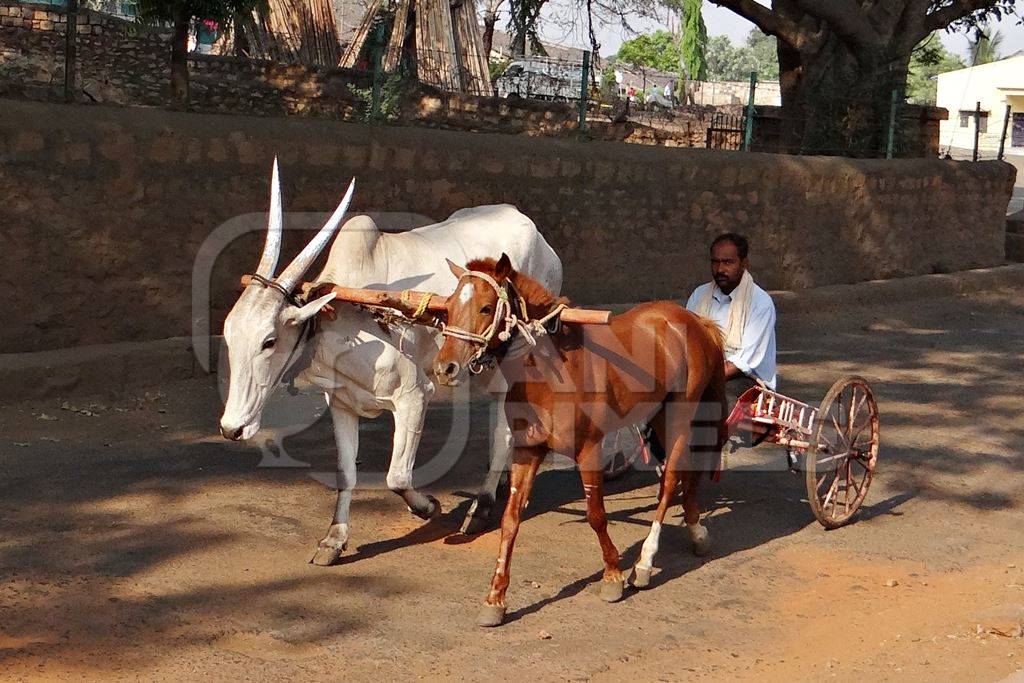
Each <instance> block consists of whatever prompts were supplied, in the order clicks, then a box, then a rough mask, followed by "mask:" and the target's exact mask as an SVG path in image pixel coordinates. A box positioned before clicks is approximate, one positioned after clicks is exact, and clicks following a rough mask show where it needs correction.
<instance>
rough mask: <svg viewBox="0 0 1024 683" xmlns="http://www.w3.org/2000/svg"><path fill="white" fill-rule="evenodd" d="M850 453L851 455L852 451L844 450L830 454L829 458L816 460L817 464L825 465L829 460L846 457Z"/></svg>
mask: <svg viewBox="0 0 1024 683" xmlns="http://www.w3.org/2000/svg"><path fill="white" fill-rule="evenodd" d="M849 455H850V451H843V452H842V453H836V454H835V455H830V456H828V457H827V458H822V459H821V460H816V461H815V464H816V465H824V464H825V463H827V462H831V461H833V460H838V459H839V458H845V457H848V456H849Z"/></svg>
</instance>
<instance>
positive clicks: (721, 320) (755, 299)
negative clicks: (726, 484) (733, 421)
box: [639, 232, 796, 476]
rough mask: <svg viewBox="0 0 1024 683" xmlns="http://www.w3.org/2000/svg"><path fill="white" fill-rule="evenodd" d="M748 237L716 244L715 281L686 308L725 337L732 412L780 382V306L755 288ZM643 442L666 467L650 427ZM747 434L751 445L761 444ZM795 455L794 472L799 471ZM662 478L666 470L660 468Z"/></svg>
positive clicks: (717, 240) (732, 237)
mask: <svg viewBox="0 0 1024 683" xmlns="http://www.w3.org/2000/svg"><path fill="white" fill-rule="evenodd" d="M749 248H750V247H749V244H748V243H747V238H745V237H743V235H737V234H736V233H732V232H727V233H725V234H722V235H719V236H718V237H716V238H715V240H714V242H712V243H711V277H712V281H711V282H709V283H707V284H703V285H701V286H700V287H698V288H697V289H695V290H693V294H691V295H690V299H689V300H688V301H687V302H686V308H687V309H689V310H690V311H693V312H694V313H696V314H697V315H700V316H703V317H705V318H710V319H711V320H714V321H715V322H716V323H718V326H719V327H720V328H721V329H722V332H723V334H724V336H725V391H726V394H727V395H728V398H729V410H732V406H733V405H734V404H735V403H736V399H738V398H739V397H740V396H741V395H742V394H743V392H745V391H746V390H747V389H750V388H751V387H753V386H756V384H757V381H758V380H760V381H762V382H764V383H765V385H766V386H767V387H768V388H769V389H774V388H775V385H776V383H777V381H778V378H777V377H776V374H775V303H774V302H772V298H771V297H770V296H768V293H767V292H766V291H764V290H763V289H761V288H760V287H758V286H757V285H756V284H754V279H753V278H752V277H750V273H748V272H747V267H748V265H749V262H748V260H747V252H748V251H749ZM639 434H640V438H641V439H642V440H643V441H645V442H646V444H647V445H648V446H649V447H650V451H651V453H652V454H653V455H654V457H655V458H657V460H658V461H659V462H660V463H662V464H663V463H664V462H665V449H664V447H663V446H662V444H661V443H660V442H659V440H658V437H657V435H656V434H655V432H654V430H653V429H652V428H651V426H650V425H645V426H644V427H643V428H641V429H640V430H639ZM752 436H758V435H749V436H745V437H744V438H743V440H742V442H743V443H746V445H748V446H752V445H756V444H757V443H759V441H757V440H753V439H751V438H750V437H752ZM795 463H796V460H795V456H793V455H792V454H791V455H790V463H789V464H790V469H793V468H795ZM658 473H659V476H660V474H661V466H660V465H659V467H658Z"/></svg>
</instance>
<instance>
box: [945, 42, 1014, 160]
mask: <svg viewBox="0 0 1024 683" xmlns="http://www.w3.org/2000/svg"><path fill="white" fill-rule="evenodd" d="M938 86H939V87H938V96H937V98H936V104H937V105H938V106H940V107H945V108H946V109H948V110H949V119H947V120H946V121H942V122H941V123H940V124H939V146H940V148H941V149H942V150H943V151H945V150H946V149H947V148H950V147H951V148H953V151H954V154H955V153H956V151H957V150H971V149H973V148H974V130H975V124H974V118H975V109H976V107H977V103H978V102H980V103H981V118H980V120H979V125H978V129H979V130H980V135H979V140H978V151H979V154H980V156H983V157H985V158H991V157H992V156H994V155H995V153H996V152H997V151H998V149H999V136H1000V135H1001V134H1002V132H1003V121H1004V118H1005V113H1006V106H1007V105H1010V121H1009V125H1008V127H1007V132H1006V152H1007V153H1008V154H1009V153H1012V154H1022V153H1024V53H1019V52H1018V53H1017V54H1016V55H1013V56H1010V57H1007V58H1005V59H1000V60H999V61H997V62H990V63H988V64H979V65H978V66H972V67H968V68H966V69H958V70H957V71H949V72H947V73H944V74H939V76H938Z"/></svg>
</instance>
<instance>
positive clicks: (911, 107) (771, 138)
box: [752, 104, 949, 158]
mask: <svg viewBox="0 0 1024 683" xmlns="http://www.w3.org/2000/svg"><path fill="white" fill-rule="evenodd" d="M947 118H949V112H948V111H947V110H945V109H943V108H942V107H928V106H922V105H917V104H904V105H902V106H901V107H900V109H899V113H898V115H897V118H896V138H895V140H894V143H895V144H894V147H895V154H896V156H897V157H911V158H913V157H937V156H939V124H940V122H942V121H945V120H946V119H947ZM752 146H753V149H755V150H756V151H759V152H772V153H780V152H783V151H785V150H783V145H782V108H781V107H769V106H758V107H757V108H756V111H755V115H754V137H753V140H752Z"/></svg>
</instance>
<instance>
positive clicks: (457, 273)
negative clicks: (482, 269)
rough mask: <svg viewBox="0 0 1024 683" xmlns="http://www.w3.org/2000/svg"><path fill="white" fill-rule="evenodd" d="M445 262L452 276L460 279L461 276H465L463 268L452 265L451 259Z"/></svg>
mask: <svg viewBox="0 0 1024 683" xmlns="http://www.w3.org/2000/svg"><path fill="white" fill-rule="evenodd" d="M445 261H447V262H448V269H449V270H451V271H452V275H454V276H455V277H462V276H463V275H465V274H466V272H467V271H466V269H465V268H463V267H462V266H459V265H456V264H455V263H452V260H451V259H447V258H446V259H445Z"/></svg>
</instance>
